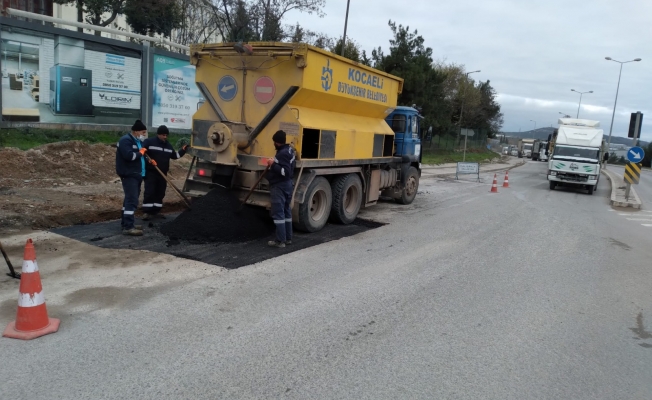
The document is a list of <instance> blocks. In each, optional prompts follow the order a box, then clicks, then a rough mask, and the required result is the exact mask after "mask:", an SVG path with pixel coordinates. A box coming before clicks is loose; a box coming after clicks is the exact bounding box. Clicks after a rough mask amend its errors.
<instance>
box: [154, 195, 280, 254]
mask: <svg viewBox="0 0 652 400" xmlns="http://www.w3.org/2000/svg"><path fill="white" fill-rule="evenodd" d="M239 207H240V200H238V198H237V197H236V196H235V195H234V194H233V193H232V192H230V191H229V190H227V189H222V188H217V189H213V190H211V191H210V192H209V193H208V194H206V195H205V196H204V197H202V198H200V199H197V200H196V201H194V202H193V204H192V210H186V211H184V212H183V213H182V214H181V215H179V216H178V217H177V218H176V219H175V220H174V221H171V222H169V223H167V224H165V225H163V226H162V227H161V233H162V234H164V235H165V236H167V237H169V238H170V239H176V240H188V241H192V242H202V243H206V242H220V243H234V242H247V241H250V240H255V239H260V238H263V237H265V236H270V235H271V234H272V233H273V232H274V224H273V222H272V219H271V218H270V216H269V212H268V211H267V210H265V209H263V208H257V207H249V206H244V207H242V210H241V211H239V212H238V208H239Z"/></svg>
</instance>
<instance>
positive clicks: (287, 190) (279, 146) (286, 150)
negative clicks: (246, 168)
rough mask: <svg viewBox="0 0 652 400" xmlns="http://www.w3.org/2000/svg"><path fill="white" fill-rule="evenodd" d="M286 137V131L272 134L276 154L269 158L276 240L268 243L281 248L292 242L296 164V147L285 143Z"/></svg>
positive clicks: (268, 177)
mask: <svg viewBox="0 0 652 400" xmlns="http://www.w3.org/2000/svg"><path fill="white" fill-rule="evenodd" d="M285 139H286V138H285V132H284V131H277V132H276V133H275V134H274V136H272V140H273V141H274V147H276V156H275V157H274V158H270V159H268V160H267V166H268V167H269V171H268V172H267V181H268V182H269V185H270V194H271V200H272V219H273V220H274V224H275V225H276V240H270V241H269V242H268V245H270V246H272V247H280V248H283V247H285V245H286V244H292V204H291V203H292V189H293V188H294V183H293V182H292V177H293V176H294V168H295V166H296V155H295V153H294V149H293V148H292V147H290V145H289V144H286V143H285Z"/></svg>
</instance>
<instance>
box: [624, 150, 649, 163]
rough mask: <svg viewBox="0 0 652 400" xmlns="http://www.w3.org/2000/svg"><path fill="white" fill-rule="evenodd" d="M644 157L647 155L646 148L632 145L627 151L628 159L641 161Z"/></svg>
mask: <svg viewBox="0 0 652 400" xmlns="http://www.w3.org/2000/svg"><path fill="white" fill-rule="evenodd" d="M643 157H645V150H643V149H642V148H640V147H638V146H636V147H632V148H631V149H629V151H628V152H627V159H628V160H629V162H632V163H640V162H641V161H643Z"/></svg>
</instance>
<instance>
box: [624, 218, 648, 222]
mask: <svg viewBox="0 0 652 400" xmlns="http://www.w3.org/2000/svg"><path fill="white" fill-rule="evenodd" d="M627 220H628V221H649V222H652V219H647V218H627Z"/></svg>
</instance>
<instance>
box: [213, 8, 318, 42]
mask: <svg viewBox="0 0 652 400" xmlns="http://www.w3.org/2000/svg"><path fill="white" fill-rule="evenodd" d="M204 1H205V3H207V4H210V5H211V7H212V8H213V12H214V14H215V17H216V19H217V21H218V30H219V31H220V35H221V36H222V37H223V38H224V40H225V41H227V42H237V41H244V42H246V41H283V40H288V39H293V38H294V36H296V34H297V33H300V32H297V29H296V26H290V27H283V20H284V18H285V16H286V14H287V13H288V12H290V11H294V10H296V11H300V12H305V13H308V14H313V13H316V14H317V15H319V16H320V17H321V16H324V13H323V11H322V8H323V7H324V5H325V4H326V1H325V0H204ZM304 35H306V32H304ZM305 37H306V36H303V37H302V38H305Z"/></svg>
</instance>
